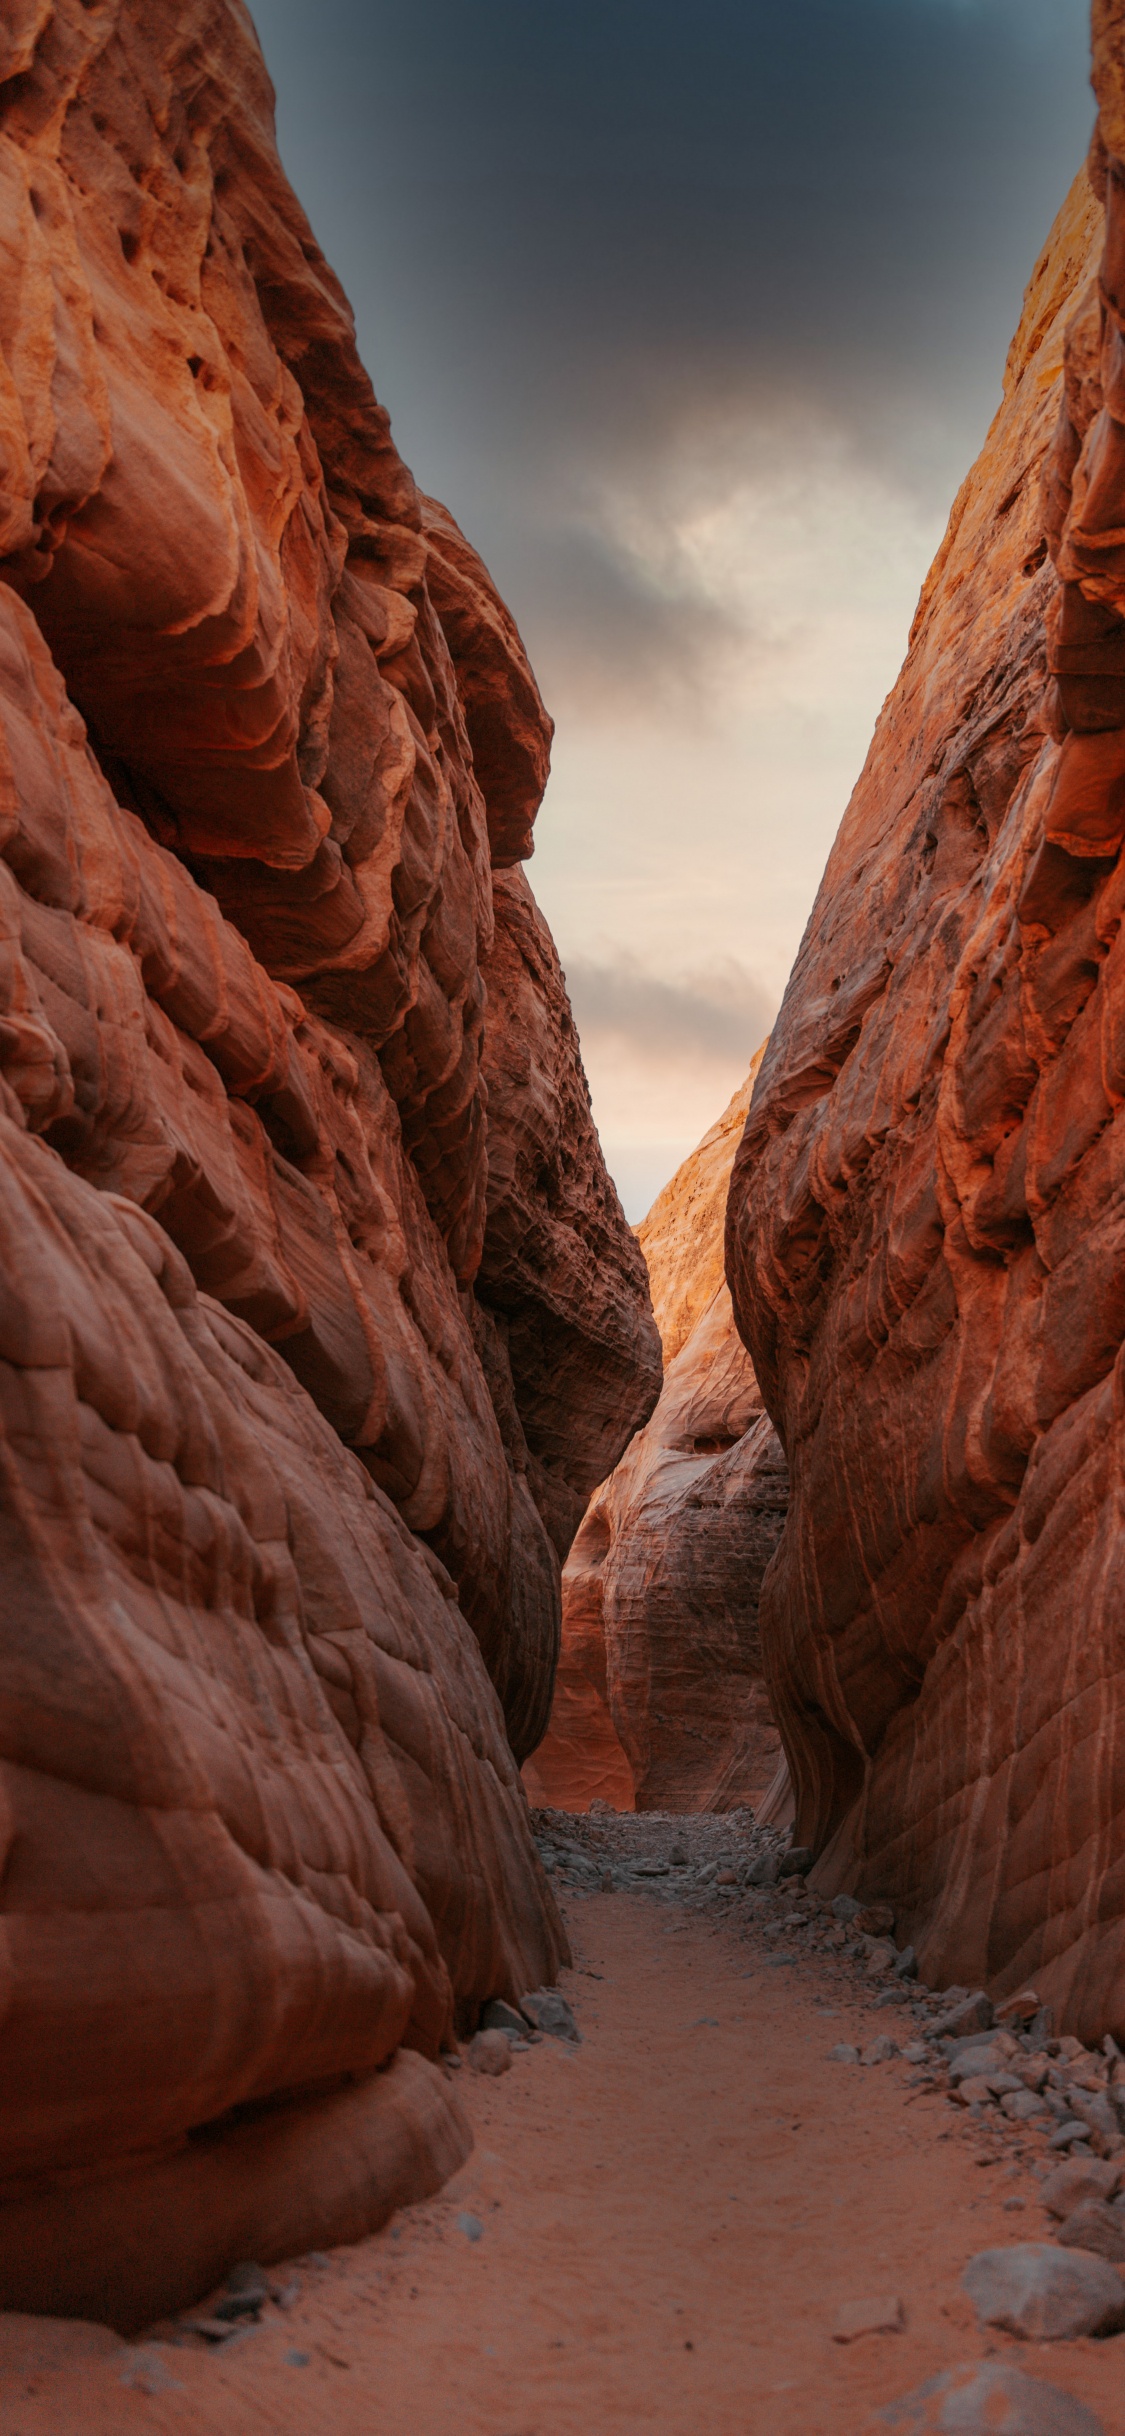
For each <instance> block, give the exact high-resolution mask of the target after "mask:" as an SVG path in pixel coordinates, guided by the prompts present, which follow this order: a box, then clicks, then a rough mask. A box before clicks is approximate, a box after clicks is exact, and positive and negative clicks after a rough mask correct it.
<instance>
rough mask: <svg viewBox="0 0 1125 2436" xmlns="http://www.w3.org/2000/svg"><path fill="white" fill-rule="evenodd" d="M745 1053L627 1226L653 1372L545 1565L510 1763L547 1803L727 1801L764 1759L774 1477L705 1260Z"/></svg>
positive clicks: (730, 1324)
mask: <svg viewBox="0 0 1125 2436" xmlns="http://www.w3.org/2000/svg"><path fill="white" fill-rule="evenodd" d="M760 1055H761V1052H759V1058H760ZM759 1058H756V1059H755V1060H754V1064H753V1066H752V1067H751V1071H750V1075H749V1077H748V1078H747V1081H746V1083H745V1085H744V1086H743V1088H742V1090H741V1091H739V1092H736V1094H735V1097H734V1099H733V1100H732V1101H731V1103H730V1106H729V1108H727V1109H726V1110H725V1112H724V1114H723V1116H722V1117H721V1118H720V1119H719V1121H718V1123H717V1124H716V1125H714V1126H712V1127H711V1129H710V1131H709V1132H708V1133H707V1134H705V1136H704V1138H703V1140H702V1142H701V1143H699V1145H698V1147H697V1148H696V1149H695V1150H694V1151H693V1152H692V1154H691V1156H690V1158H688V1159H685V1161H684V1162H683V1165H682V1166H681V1167H680V1168H679V1169H678V1170H677V1173H676V1175H675V1176H674V1177H673V1178H672V1180H671V1182H670V1183H669V1184H668V1185H666V1186H665V1189H664V1191H663V1192H662V1193H661V1194H660V1196H659V1198H658V1199H657V1201H656V1202H655V1203H654V1205H653V1208H652V1209H651V1210H650V1212H649V1215H648V1217H647V1218H646V1219H645V1221H644V1223H643V1225H642V1226H641V1227H640V1228H639V1229H638V1235H639V1239H640V1242H641V1244H642V1246H643V1247H644V1250H645V1254H646V1257H647V1259H648V1261H649V1264H650V1274H651V1277H652V1288H653V1303H654V1307H655V1310H656V1314H657V1318H658V1320H659V1323H660V1327H661V1332H662V1335H663V1339H664V1356H665V1363H666V1368H665V1373H664V1384H663V1388H662V1391H661V1396H660V1401H659V1403H658V1404H657V1407H656V1410H655V1412H654V1413H653V1415H652V1418H651V1420H650V1421H649V1422H648V1423H647V1425H646V1427H645V1428H644V1429H642V1430H640V1431H638V1433H637V1435H636V1437H635V1438H634V1439H633V1440H632V1441H631V1443H630V1445H629V1446H628V1447H627V1448H626V1451H625V1453H624V1455H623V1456H622V1458H621V1461H620V1462H619V1464H618V1465H617V1467H616V1469H615V1470H614V1471H613V1472H612V1473H611V1474H610V1476H609V1478H608V1479H607V1480H606V1481H605V1482H604V1484H603V1486H602V1487H601V1488H600V1489H599V1490H598V1491H597V1492H596V1494H595V1495H594V1497H593V1498H592V1499H591V1501H590V1504H589V1507H588V1509H587V1512H586V1515H585V1518H584V1520H583V1521H582V1523H581V1524H580V1526H579V1529H578V1532H577V1535H576V1537H575V1541H574V1545H573V1548H572V1549H571V1552H570V1556H569V1558H568V1560H567V1563H566V1566H565V1568H564V1572H563V1646H562V1658H561V1661H560V1666H559V1672H558V1678H557V1681H556V1687H555V1700H554V1707H553V1709H552V1712H551V1724H550V1729H549V1732H548V1734H547V1736H546V1739H545V1741H544V1742H543V1743H541V1745H540V1747H539V1749H538V1750H537V1752H536V1753H535V1756H534V1758H533V1760H532V1761H531V1762H530V1763H529V1766H528V1768H527V1770H526V1771H525V1781H526V1782H527V1784H528V1786H529V1790H530V1791H531V1793H532V1797H533V1799H536V1800H539V1801H546V1802H550V1803H552V1804H553V1805H555V1806H556V1807H558V1808H560V1809H572V1810H585V1809H588V1808H589V1805H590V1802H591V1800H593V1799H594V1798H601V1799H603V1800H607V1801H610V1802H612V1803H613V1805H614V1807H615V1808H617V1809H632V1808H634V1807H636V1808H637V1809H648V1810H685V1811H688V1810H712V1809H714V1810H721V1809H727V1808H733V1807H735V1806H737V1805H738V1804H739V1803H742V1802H746V1801H750V1800H752V1799H754V1798H755V1797H757V1796H758V1795H759V1794H760V1793H761V1792H762V1791H763V1790H764V1788H765V1787H766V1786H767V1785H768V1784H769V1782H770V1779H771V1777H772V1776H773V1774H774V1771H775V1767H776V1762H777V1755H778V1736H777V1730H776V1727H775V1725H774V1722H773V1719H772V1716H771V1713H770V1707H769V1701H768V1698H767V1695H766V1689H765V1683H764V1680H763V1669H762V1653H761V1644H760V1639H759V1634H758V1621H757V1619H758V1601H759V1596H760V1592H761V1585H762V1579H763V1576H764V1573H765V1570H766V1566H767V1565H768V1563H769V1560H770V1558H771V1557H772V1555H773V1552H774V1549H775V1548H776V1546H777V1541H778V1537H779V1534H780V1531H781V1527H782V1523H783V1520H784V1515H785V1507H786V1501H787V1491H788V1483H787V1477H786V1469H785V1459H784V1456H783V1454H782V1451H781V1447H780V1445H779V1443H778V1440H777V1436H776V1433H775V1431H774V1429H773V1426H772V1423H771V1422H770V1419H769V1416H768V1414H767V1413H766V1412H765V1410H764V1407H763V1404H762V1398H761V1393H760V1391H759V1388H758V1383H757V1380H756V1378H755V1376H754V1370H753V1366H752V1364H751V1362H750V1359H749V1357H748V1355H747V1353H746V1351H745V1348H744V1346H743V1345H742V1344H741V1342H740V1340H739V1338H738V1335H737V1333H736V1330H735V1326H734V1318H733V1313H732V1310H731V1301H730V1295H729V1292H728V1290H727V1287H726V1284H725V1282H724V1280H723V1276H722V1240H723V1213H724V1209H725V1205H726V1193H727V1180H728V1177H729V1173H730V1167H731V1163H732V1161H733V1158H734V1154H735V1150H736V1148H737V1146H738V1141H739V1136H740V1133H741V1129H742V1124H743V1121H744V1118H745V1114H746V1109H747V1106H748V1104H749V1098H750V1090H751V1085H752V1082H753V1078H754V1075H755V1073H756V1072H757V1068H758V1063H759Z"/></svg>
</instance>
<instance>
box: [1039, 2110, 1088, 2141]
mask: <svg viewBox="0 0 1125 2436" xmlns="http://www.w3.org/2000/svg"><path fill="white" fill-rule="evenodd" d="M1089 2137H1090V2126H1089V2124H1088V2123H1080V2122H1079V2120H1078V2117H1077V2115H1064V2116H1063V2119H1062V2122H1061V2123H1056V2125H1055V2128H1054V2131H1053V2132H1052V2133H1051V2137H1050V2139H1049V2140H1048V2142H1047V2146H1048V2148H1073V2146H1074V2143H1075V2141H1077V2140H1088V2139H1089Z"/></svg>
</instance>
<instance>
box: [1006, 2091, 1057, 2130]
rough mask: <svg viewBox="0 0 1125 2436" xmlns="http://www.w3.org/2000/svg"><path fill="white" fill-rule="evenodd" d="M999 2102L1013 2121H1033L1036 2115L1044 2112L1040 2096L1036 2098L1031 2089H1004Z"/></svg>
mask: <svg viewBox="0 0 1125 2436" xmlns="http://www.w3.org/2000/svg"><path fill="white" fill-rule="evenodd" d="M1000 2104H1001V2106H1002V2107H1003V2109H1004V2113H1005V2114H1006V2115H1009V2116H1010V2117H1011V2120H1012V2122H1013V2123H1033V2122H1034V2121H1035V2120H1036V2118H1037V2116H1039V2115H1043V2114H1045V2113H1046V2109H1045V2107H1044V2104H1043V2100H1042V2098H1037V2097H1036V2095H1035V2091H1034V2090H1033V2089H1020V2090H1016V2091H1014V2092H1013V2091H1009V2090H1006V2091H1004V2092H1003V2093H1002V2095H1001V2098H1000Z"/></svg>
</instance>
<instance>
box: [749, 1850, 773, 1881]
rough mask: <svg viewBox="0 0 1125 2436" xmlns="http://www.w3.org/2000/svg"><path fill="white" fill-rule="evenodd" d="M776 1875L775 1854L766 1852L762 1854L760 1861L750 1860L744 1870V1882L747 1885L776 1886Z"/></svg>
mask: <svg viewBox="0 0 1125 2436" xmlns="http://www.w3.org/2000/svg"><path fill="white" fill-rule="evenodd" d="M777 1877H778V1870H777V1855H776V1853H772V1852H768V1853H765V1854H763V1857H762V1859H761V1860H760V1861H751V1863H750V1867H749V1869H748V1870H747V1872H746V1884H747V1886H776V1884H777Z"/></svg>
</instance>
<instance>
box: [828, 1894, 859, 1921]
mask: <svg viewBox="0 0 1125 2436" xmlns="http://www.w3.org/2000/svg"><path fill="white" fill-rule="evenodd" d="M862 1910H863V1905H862V1903H857V1901H856V1898H855V1896H854V1895H833V1897H832V1916H833V1919H835V1920H842V1921H843V1922H844V1923H845V1925H846V1924H847V1922H848V1921H849V1920H854V1919H855V1916H856V1913H857V1912H861V1911H862Z"/></svg>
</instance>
